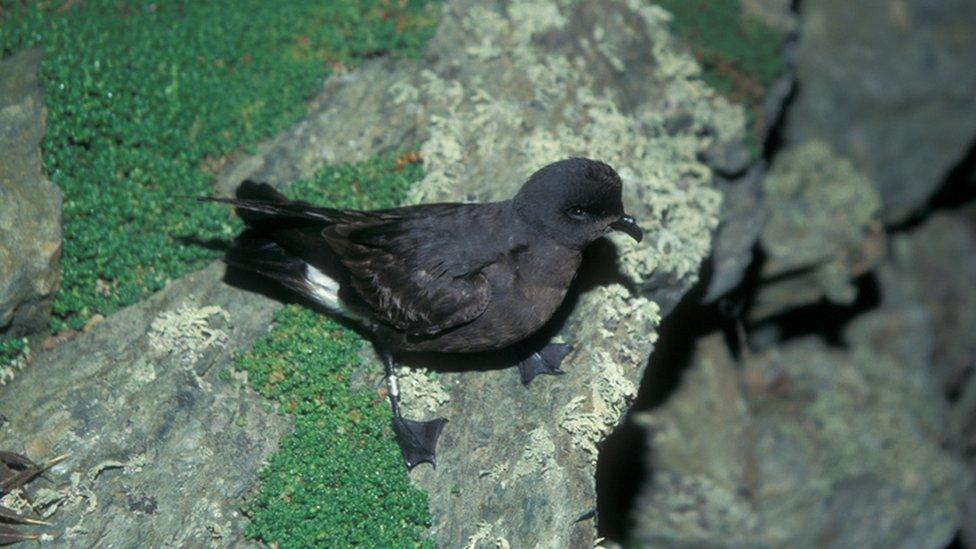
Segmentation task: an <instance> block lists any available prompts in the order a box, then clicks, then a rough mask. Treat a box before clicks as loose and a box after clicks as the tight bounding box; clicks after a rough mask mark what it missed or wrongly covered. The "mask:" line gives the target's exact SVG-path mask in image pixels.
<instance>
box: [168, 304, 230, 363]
mask: <svg viewBox="0 0 976 549" xmlns="http://www.w3.org/2000/svg"><path fill="white" fill-rule="evenodd" d="M213 317H220V318H222V319H223V320H224V321H229V320H230V317H229V315H228V314H227V311H225V310H224V309H222V308H221V307H218V306H216V305H210V306H206V307H192V306H190V305H189V304H183V305H181V306H180V308H179V309H176V310H172V311H163V312H162V313H160V314H159V315H158V316H157V317H156V318H155V319H154V320H153V321H152V324H151V326H150V332H149V342H150V344H151V345H152V346H153V347H154V348H155V349H157V350H160V351H166V352H170V353H178V354H182V355H186V356H188V357H189V356H195V355H196V354H197V353H199V352H200V351H202V350H204V349H206V348H208V347H210V346H212V345H219V344H222V343H223V342H224V341H226V340H227V333H226V332H224V331H223V330H221V329H219V328H214V327H213V326H211V325H210V319H211V318H213Z"/></svg>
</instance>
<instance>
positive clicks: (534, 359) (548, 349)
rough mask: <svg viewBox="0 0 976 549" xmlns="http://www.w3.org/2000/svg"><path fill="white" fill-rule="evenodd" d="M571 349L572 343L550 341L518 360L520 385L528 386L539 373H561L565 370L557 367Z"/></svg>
mask: <svg viewBox="0 0 976 549" xmlns="http://www.w3.org/2000/svg"><path fill="white" fill-rule="evenodd" d="M572 350H573V347H572V345H567V344H565V343H550V344H548V345H546V346H545V347H543V348H542V349H541V350H538V351H536V352H534V353H532V354H531V355H529V356H528V358H525V359H523V360H522V361H520V362H519V364H518V368H519V377H520V378H521V379H522V385H525V386H528V385H529V383H531V382H532V380H533V379H535V376H537V375H539V374H548V375H562V374H565V373H566V372H564V371H562V370H561V369H559V366H560V365H561V364H562V362H563V359H564V358H566V355H568V354H569V353H570V351H572Z"/></svg>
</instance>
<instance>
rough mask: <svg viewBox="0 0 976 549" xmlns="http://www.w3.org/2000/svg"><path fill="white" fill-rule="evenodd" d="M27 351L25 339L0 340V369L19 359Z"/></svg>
mask: <svg viewBox="0 0 976 549" xmlns="http://www.w3.org/2000/svg"><path fill="white" fill-rule="evenodd" d="M26 349H27V338H13V339H0V369H2V368H4V367H6V366H9V365H11V364H13V363H14V361H16V360H17V359H19V358H20V357H21V356H22V355H23V354H24V351H25V350H26Z"/></svg>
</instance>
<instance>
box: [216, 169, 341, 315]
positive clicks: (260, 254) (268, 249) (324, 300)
mask: <svg viewBox="0 0 976 549" xmlns="http://www.w3.org/2000/svg"><path fill="white" fill-rule="evenodd" d="M201 200H208V201H214V202H222V203H225V204H231V205H233V206H234V207H235V209H236V211H237V215H238V216H239V217H240V218H241V219H242V220H243V221H244V224H245V225H247V228H246V229H245V230H244V232H242V233H241V234H240V236H238V237H237V238H236V239H234V243H233V244H232V245H231V247H230V249H228V250H227V252H226V253H225V254H224V261H225V262H226V263H227V264H228V265H230V266H232V267H234V268H236V269H240V270H244V271H250V272H253V273H257V274H259V275H262V276H265V277H267V278H270V279H272V280H275V281H277V282H279V283H281V284H282V285H284V286H285V287H287V288H289V289H291V290H293V291H295V292H297V293H299V294H301V295H304V296H305V297H307V298H309V299H311V300H313V301H315V302H317V303H319V304H321V305H323V306H325V307H326V308H328V309H332V310H338V309H339V308H340V303H339V298H338V291H339V284H338V283H337V282H336V279H337V275H336V274H335V273H332V272H331V271H332V270H333V269H330V268H329V266H330V265H333V264H336V263H337V261H335V260H334V257H333V256H332V252H331V250H329V249H328V248H327V246H326V243H325V240H324V239H323V238H322V237H321V232H322V229H323V228H324V227H326V226H328V225H330V224H331V223H333V220H334V219H335V218H336V215H335V214H336V211H335V210H330V209H328V208H318V207H316V206H312V205H311V204H308V203H305V202H299V201H294V200H289V199H287V198H286V197H285V196H284V195H283V194H281V193H280V192H278V191H277V190H276V189H275V188H274V187H272V186H271V185H269V184H267V183H255V182H253V181H245V182H243V183H241V185H240V187H238V188H237V192H236V197H235V198H203V199H201ZM313 264H315V265H318V267H315V266H313ZM327 271H329V272H327Z"/></svg>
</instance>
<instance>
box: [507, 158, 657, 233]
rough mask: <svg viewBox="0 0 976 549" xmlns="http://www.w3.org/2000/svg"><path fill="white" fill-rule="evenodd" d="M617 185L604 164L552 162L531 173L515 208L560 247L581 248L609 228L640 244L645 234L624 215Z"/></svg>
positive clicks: (573, 160)
mask: <svg viewBox="0 0 976 549" xmlns="http://www.w3.org/2000/svg"><path fill="white" fill-rule="evenodd" d="M621 187H622V184H621V181H620V176H619V175H617V172H616V171H614V169H613V168H611V167H610V166H608V165H607V164H605V163H603V162H600V161H598V160H590V159H587V158H570V159H568V160H560V161H558V162H553V163H552V164H549V165H548V166H545V167H544V168H542V169H540V170H539V171H537V172H535V173H534V174H532V176H531V177H529V180H528V181H526V182H525V184H524V185H523V186H522V189H521V190H520V191H519V193H518V194H517V195H516V196H515V201H514V203H515V210H516V211H517V212H518V214H519V216H520V217H521V218H522V219H523V220H525V221H526V222H527V223H529V224H530V225H532V226H534V227H536V228H538V229H539V230H541V231H542V232H544V233H545V234H546V235H548V236H549V237H550V238H552V239H554V240H556V241H557V242H559V243H560V244H563V245H565V246H570V247H573V248H578V249H583V248H584V247H586V246H587V245H588V244H590V243H591V242H593V241H594V240H596V239H598V238H600V237H601V236H603V235H604V234H606V233H607V232H608V231H610V230H618V231H622V232H624V233H627V234H628V235H630V237H631V238H633V239H634V240H636V241H638V242H640V241H641V239H642V238H643V237H644V233H643V232H642V231H641V229H640V227H638V226H637V223H636V222H635V221H634V218H633V217H631V216H629V215H627V214H626V213H625V212H624V205H623V201H622V200H621Z"/></svg>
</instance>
